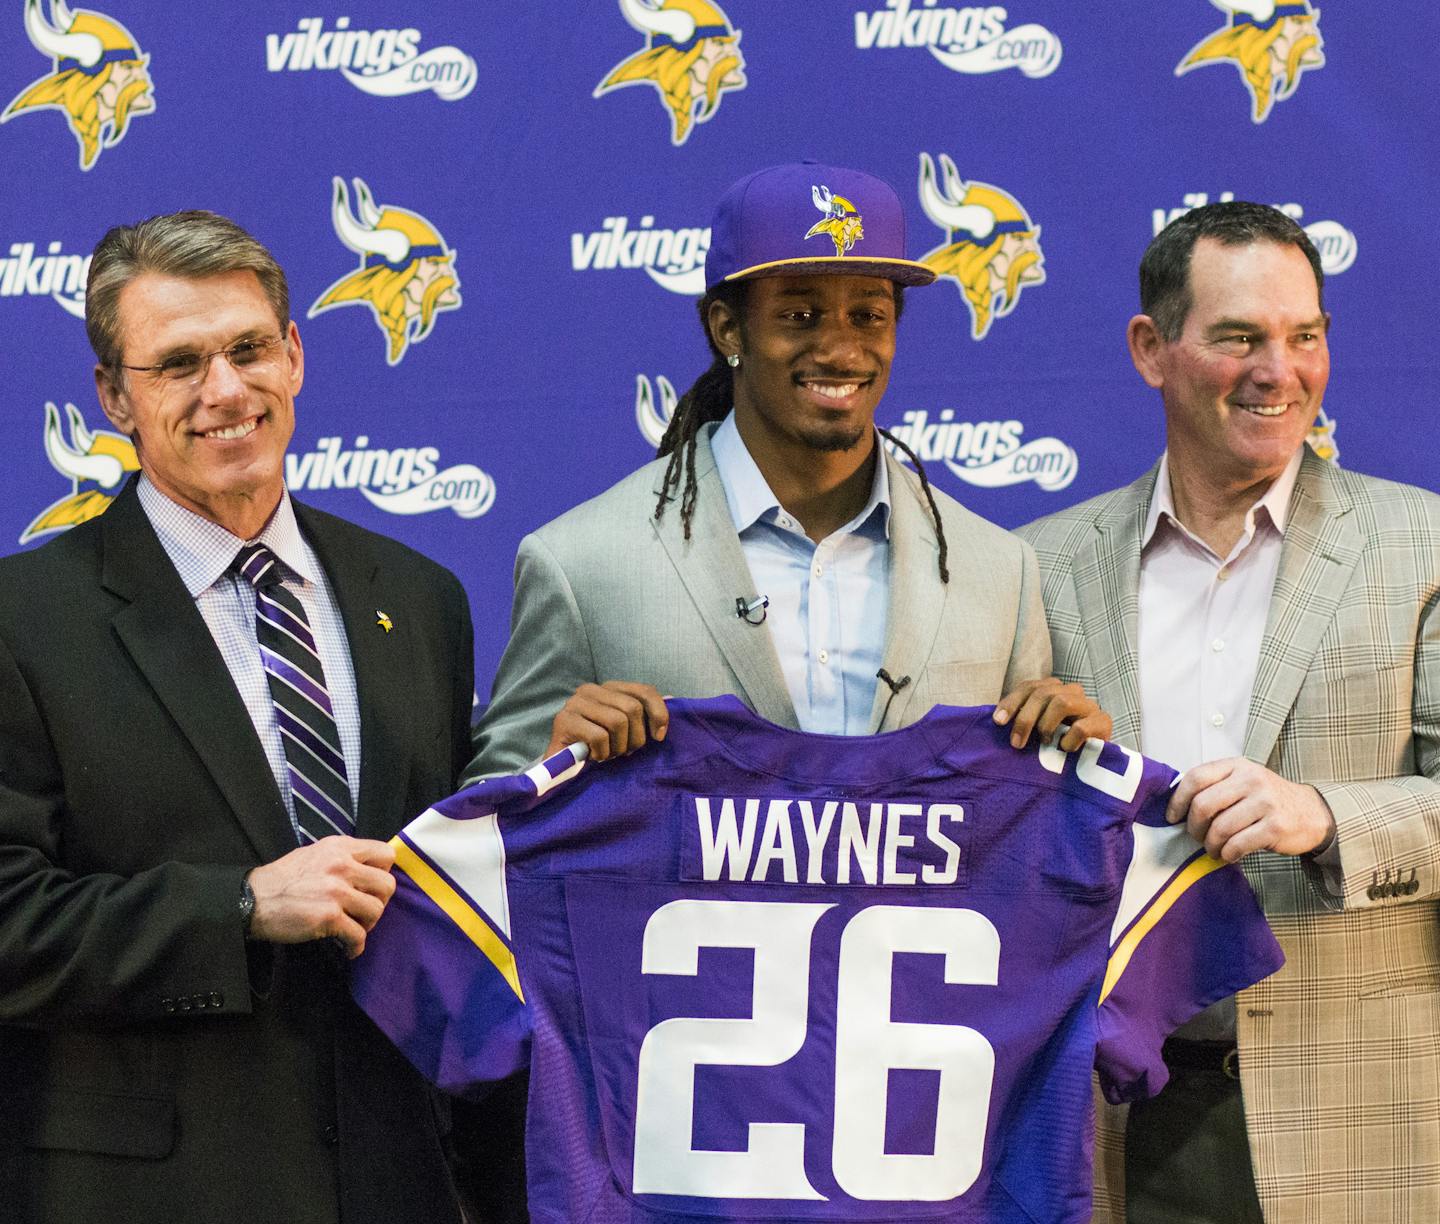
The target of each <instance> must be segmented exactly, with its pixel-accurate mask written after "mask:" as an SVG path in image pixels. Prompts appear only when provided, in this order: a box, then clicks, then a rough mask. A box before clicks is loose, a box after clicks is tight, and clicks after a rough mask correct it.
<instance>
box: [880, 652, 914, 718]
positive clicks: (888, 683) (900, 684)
mask: <svg viewBox="0 0 1440 1224" xmlns="http://www.w3.org/2000/svg"><path fill="white" fill-rule="evenodd" d="M875 679H877V680H883V681H884V682H885V687H886V688H888V689H889V690H890V696H888V697H887V698H885V708H884V709H883V710H881V711H880V726H882V727H883V726H884V725H885V718H886V716H887V715H888V714H889V713H890V703H891V702H892V701H894V700H895V698H896V697H898V696H899V695H900V690H901V689H903V688H904V687H905V686H906V685H908V684H909V683H910V677H909V676H901V677H900V679H898V680H896V679H894V678H893V677H892V676H891V675H890V673H889V672H888V671H886V670H885V669H884V668H883V667H882V668H881V669H880V670H879V671H877V672H876V673H875Z"/></svg>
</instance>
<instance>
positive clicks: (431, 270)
mask: <svg viewBox="0 0 1440 1224" xmlns="http://www.w3.org/2000/svg"><path fill="white" fill-rule="evenodd" d="M332 181H333V183H334V186H335V195H334V198H333V200H332V202H331V208H330V219H331V221H332V222H333V223H334V226H335V234H336V236H337V237H338V238H339V239H340V241H341V242H343V243H344V244H345V245H346V246H347V247H349V248H350V249H351V250H352V251H354V252H356V253H357V254H358V255H359V256H360V266H359V267H358V268H356V269H355V271H353V272H347V273H346V274H345V275H344V276H342V277H341V278H340V279H339V280H337V281H336V282H335V283H334V284H333V285H331V286H330V288H328V289H327V290H325V292H324V293H322V294H321V295H320V296H319V297H318V298H317V299H316V301H315V304H314V305H313V306H311V307H310V311H309V314H308V315H307V318H311V319H313V318H314V317H315V316H316V315H318V314H323V313H324V312H325V311H327V310H333V309H334V308H335V307H336V306H368V307H370V310H371V311H372V312H373V314H374V315H375V322H376V323H378V324H379V325H380V330H381V331H383V332H384V333H385V336H386V341H387V348H386V353H385V360H386V361H387V362H389V363H390V364H391V365H392V366H393V365H395V364H397V363H398V362H399V361H400V359H401V358H402V357H404V356H405V353H406V350H407V349H409V347H410V345H411V344H418V343H419V342H420V341H421V340H423V339H425V337H426V336H428V335H429V334H430V331H431V329H432V328H433V327H434V326H435V316H436V315H437V314H439V313H440V312H441V311H443V310H457V309H458V308H459V306H460V279H459V277H458V276H457V275H456V273H455V256H456V255H457V254H458V252H456V251H455V250H453V249H452V248H450V247H448V246H446V245H445V239H443V238H442V237H441V236H440V232H439V231H438V230H437V229H436V228H435V227H434V226H433V225H431V224H430V222H428V221H427V220H425V218H424V217H422V216H421V215H420V214H419V213H416V212H411V211H410V210H409V209H408V208H398V207H396V206H395V205H393V204H387V205H385V207H383V208H378V207H376V204H375V200H374V197H372V196H371V194H370V188H369V187H367V186H366V185H365V183H364V182H363V181H362V180H361V179H358V178H357V179H354V180H352V181H353V182H354V184H355V212H351V211H350V196H349V193H348V192H347V191H346V189H345V180H344V179H342V178H340V177H338V176H337V177H336V178H334V179H333V180H332Z"/></svg>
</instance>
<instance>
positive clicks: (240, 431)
mask: <svg viewBox="0 0 1440 1224" xmlns="http://www.w3.org/2000/svg"><path fill="white" fill-rule="evenodd" d="M259 423H260V422H259V421H242V422H241V423H240V424H239V425H227V426H225V428H224V429H211V430H209V431H207V432H206V434H205V436H206V437H207V438H219V439H220V440H221V441H223V442H232V441H234V440H235V439H236V438H245V437H248V436H249V435H250V434H252V433H254V432H255V427H256V426H257V425H259Z"/></svg>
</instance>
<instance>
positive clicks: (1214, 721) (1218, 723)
mask: <svg viewBox="0 0 1440 1224" xmlns="http://www.w3.org/2000/svg"><path fill="white" fill-rule="evenodd" d="M1210 725H1211V726H1212V727H1223V726H1224V725H1225V715H1223V714H1212V715H1210Z"/></svg>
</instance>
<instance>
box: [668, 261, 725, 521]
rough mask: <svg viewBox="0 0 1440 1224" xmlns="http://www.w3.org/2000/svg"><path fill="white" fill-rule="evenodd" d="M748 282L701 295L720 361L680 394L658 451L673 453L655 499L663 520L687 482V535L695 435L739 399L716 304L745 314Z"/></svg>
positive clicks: (683, 512)
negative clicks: (717, 331) (717, 328)
mask: <svg viewBox="0 0 1440 1224" xmlns="http://www.w3.org/2000/svg"><path fill="white" fill-rule="evenodd" d="M745 288H746V286H745V282H744V281H728V282H725V281H722V282H721V283H720V284H718V285H716V286H715V287H714V288H713V289H710V290H708V291H707V292H706V294H705V296H704V297H703V298H701V299H700V305H699V311H700V328H701V330H702V331H703V332H704V333H705V343H706V344H708V345H709V346H710V353H711V355H712V356H713V358H714V360H713V361H711V363H710V368H709V369H708V370H706V371H705V373H703V374H702V375H700V377H699V378H697V379H696V380H695V384H694V386H692V387H691V388H690V390H688V391H687V392H685V394H684V395H682V396H681V397H680V400H679V402H678V403H677V404H676V405H675V411H674V413H673V414H672V415H671V417H670V424H669V425H668V426H666V428H665V434H664V436H663V437H662V438H661V439H660V447H659V449H658V450H657V451H656V452H655V457H656V458H657V459H663V458H665V456H666V455H669V456H670V462H669V464H667V465H666V468H665V479H664V480H662V481H661V482H660V496H659V497H658V498H656V500H655V518H656V520H657V521H658V520H659V519H661V518H662V517H664V514H665V505H666V503H667V502H670V501H674V497H673V492H674V490H675V489H676V488H677V487H678V486H680V485H681V481H682V478H683V481H684V487H683V488H682V489H681V491H680V522H681V523H682V524H684V527H685V538H686V539H687V540H688V539H689V538H690V522H691V520H692V519H693V518H694V517H695V495H696V493H697V492H698V491H699V490H698V486H697V485H696V483H695V438H696V435H697V434H698V433H699V432H700V426H702V425H707V424H709V423H710V422H711V421H723V420H724V419H725V414H726V413H728V412H729V411H730V406H731V405H732V404H733V403H734V402H735V372H734V371H733V370H732V369H731V368H730V366H729V365H728V364H727V363H726V361H725V356H724V354H723V353H721V352H720V349H719V348H718V347H717V345H716V344H715V338H714V337H713V336H712V335H711V334H710V324H709V318H710V306H711V304H712V303H714V302H724V303H725V305H726V306H728V307H729V308H730V310H731V312H732V313H733V314H735V315H736V317H737V318H738V317H739V314H740V303H741V302H742V301H743V300H744V297H745Z"/></svg>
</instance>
